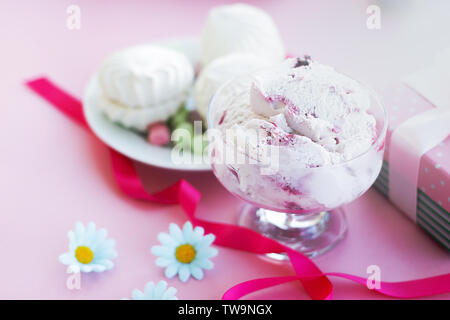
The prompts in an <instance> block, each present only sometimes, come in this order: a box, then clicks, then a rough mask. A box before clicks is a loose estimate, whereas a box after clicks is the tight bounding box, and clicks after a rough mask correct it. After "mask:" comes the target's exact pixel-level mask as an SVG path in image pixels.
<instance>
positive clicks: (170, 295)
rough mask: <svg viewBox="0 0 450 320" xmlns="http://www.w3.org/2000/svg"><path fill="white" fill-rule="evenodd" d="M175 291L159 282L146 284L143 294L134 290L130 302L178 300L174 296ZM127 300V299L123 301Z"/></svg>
mask: <svg viewBox="0 0 450 320" xmlns="http://www.w3.org/2000/svg"><path fill="white" fill-rule="evenodd" d="M176 293H177V289H175V288H174V287H167V282H165V281H163V280H161V281H160V282H158V284H157V285H155V284H154V283H153V282H148V283H147V284H146V285H145V289H144V292H142V291H140V290H138V289H134V290H133V292H132V293H131V299H132V300H178V298H177V297H176V296H175V294H176ZM124 300H128V299H124Z"/></svg>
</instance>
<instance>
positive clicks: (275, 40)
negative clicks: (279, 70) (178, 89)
mask: <svg viewBox="0 0 450 320" xmlns="http://www.w3.org/2000/svg"><path fill="white" fill-rule="evenodd" d="M200 51H201V59H200V60H201V64H202V65H203V66H205V65H207V64H208V63H210V62H211V61H213V60H214V59H216V58H218V57H221V56H224V55H227V54H230V53H235V52H243V53H252V54H254V55H257V56H261V57H264V58H266V59H268V60H271V61H275V62H278V61H281V60H283V59H284V56H285V50H284V46H283V42H282V40H281V38H280V35H279V33H278V30H277V27H276V26H275V23H274V22H273V20H272V18H271V17H270V16H269V15H268V14H267V13H266V12H264V11H263V10H261V9H259V8H256V7H254V6H250V5H247V4H232V5H223V6H219V7H216V8H213V9H212V10H211V11H210V12H209V15H208V18H207V20H206V24H205V26H204V28H203V32H202V37H201V44H200Z"/></svg>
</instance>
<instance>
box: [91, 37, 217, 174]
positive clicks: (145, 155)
mask: <svg viewBox="0 0 450 320" xmlns="http://www.w3.org/2000/svg"><path fill="white" fill-rule="evenodd" d="M158 44H160V45H164V46H167V47H169V48H172V49H175V50H177V51H180V52H182V53H183V54H185V55H186V56H187V57H188V59H189V60H190V61H191V63H192V64H193V65H194V66H195V65H196V64H197V62H198V57H199V43H198V40H197V39H196V38H180V39H173V40H169V41H164V42H159V43H158ZM98 92H99V91H98V81H97V75H95V74H94V75H93V76H92V77H91V79H90V80H89V83H88V85H87V87H86V90H85V94H84V98H83V111H84V115H85V117H86V120H87V123H88V125H89V127H90V128H91V129H92V131H93V132H94V133H95V135H96V136H98V137H99V138H100V139H101V140H102V141H103V142H104V143H106V144H107V145H108V146H110V147H111V148H113V149H114V150H116V151H118V152H120V153H122V154H124V155H126V156H128V157H130V158H132V159H134V160H137V161H140V162H143V163H146V164H149V165H152V166H156V167H161V168H166V169H172V170H187V171H206V170H211V166H210V164H209V163H205V162H203V161H201V159H199V157H194V156H193V158H192V161H184V162H183V163H176V162H174V161H172V157H171V150H172V149H171V148H168V147H158V146H153V145H151V144H149V143H148V142H147V140H146V139H145V138H144V137H143V136H142V135H140V134H138V133H136V132H134V131H132V130H128V129H125V128H123V127H121V126H119V125H117V124H115V123H113V122H111V121H109V120H108V119H107V118H106V117H105V116H104V115H103V113H102V112H101V111H100V109H99V108H98V106H97V94H98Z"/></svg>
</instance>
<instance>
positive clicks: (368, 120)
mask: <svg viewBox="0 0 450 320" xmlns="http://www.w3.org/2000/svg"><path fill="white" fill-rule="evenodd" d="M372 103H373V101H372V100H371V95H370V93H369V91H368V90H367V89H366V88H365V87H364V86H363V85H361V84H360V83H359V82H357V81H355V80H353V79H351V78H349V77H347V76H345V75H343V74H341V73H338V72H337V71H335V70H334V69H333V68H332V67H329V66H326V65H322V64H320V63H318V62H315V61H312V60H311V59H310V58H309V57H305V58H302V59H297V58H295V59H287V60H286V61H285V62H284V63H283V64H282V65H280V66H278V67H273V68H270V69H266V70H262V71H258V72H254V73H252V74H250V75H248V76H245V77H241V78H240V79H236V80H234V81H231V82H229V83H228V84H225V85H224V86H223V87H222V88H221V89H219V91H218V92H217V93H216V96H215V97H214V98H213V101H212V103H211V107H210V114H209V121H210V126H212V127H213V128H214V129H218V130H219V132H221V137H222V139H223V142H224V144H223V146H224V147H223V148H219V147H217V146H218V144H215V146H216V149H215V150H214V153H213V155H214V157H216V159H213V165H214V169H215V173H216V175H218V176H221V178H219V179H220V180H221V181H222V182H223V183H224V184H225V185H226V186H227V187H228V188H229V189H231V190H232V192H234V193H236V194H238V195H240V196H242V197H246V198H251V199H252V200H253V201H254V202H255V203H258V202H262V203H266V204H267V205H266V206H267V207H269V208H272V209H274V210H275V209H277V210H279V211H283V210H284V211H289V210H292V211H296V212H297V211H305V212H307V211H310V210H312V209H317V208H320V207H322V208H332V207H335V206H337V205H340V204H342V203H345V202H348V201H351V200H353V199H354V198H355V197H356V196H358V195H359V194H361V193H362V192H364V191H365V190H366V189H367V188H368V187H369V186H370V185H371V184H372V183H373V181H374V180H375V178H376V176H377V174H378V172H379V167H380V166H381V157H380V155H379V154H380V153H378V152H377V151H376V150H375V149H376V148H373V144H374V142H375V141H376V140H377V135H378V134H377V127H376V125H377V121H376V119H375V117H374V116H373V115H372V114H371V113H370V112H369V109H370V107H371V104H372ZM372 149H374V150H375V151H374V152H368V151H369V150H372ZM372 151H373V150H372ZM230 152H236V157H234V158H233V157H230V156H229V153H230ZM226 153H228V159H227V157H226ZM274 154H275V157H274ZM381 155H382V153H381ZM239 156H241V158H245V160H246V161H237V160H236V159H237V158H238V157H239ZM217 157H222V160H224V161H223V165H221V164H220V163H219V162H220V161H218V160H217ZM267 166H271V167H272V169H273V170H271V171H270V172H266V173H264V172H262V171H261V169H262V168H265V167H267ZM377 168H378V170H377ZM333 188H338V189H339V192H336V191H337V190H334V189H333Z"/></svg>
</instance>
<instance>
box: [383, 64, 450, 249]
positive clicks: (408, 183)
mask: <svg viewBox="0 0 450 320" xmlns="http://www.w3.org/2000/svg"><path fill="white" fill-rule="evenodd" d="M447 65H448V64H447ZM449 71H450V66H449V68H448V69H445V68H443V67H442V65H439V66H437V65H436V64H435V66H434V67H430V68H427V69H424V70H422V71H421V72H419V73H416V74H414V75H412V76H410V77H408V78H406V80H405V81H404V83H402V84H399V85H397V86H395V87H392V88H389V89H387V90H384V91H382V92H381V95H382V100H383V102H384V104H385V107H386V109H387V110H388V114H389V127H388V131H387V135H386V151H385V155H384V164H383V168H382V170H381V173H380V175H379V177H378V179H377V181H376V182H375V187H376V188H377V189H378V190H379V191H381V192H382V193H383V194H384V195H385V196H387V197H388V198H389V199H390V200H391V201H392V202H393V203H394V204H395V205H396V206H397V207H398V208H399V209H401V210H402V211H403V212H404V213H405V214H407V215H408V216H409V217H410V218H411V219H412V220H413V221H415V222H416V223H417V224H418V225H419V226H420V227H421V228H423V229H424V230H425V231H426V232H427V233H428V234H429V235H431V237H433V238H434V239H435V240H436V241H438V242H439V243H440V244H441V245H443V246H444V247H445V248H446V249H447V250H449V251H450V214H449V211H450V136H449V134H450V89H448V88H445V86H447V87H448V86H449V83H450V82H449V81H447V80H448V79H447V78H450V72H449Z"/></svg>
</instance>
